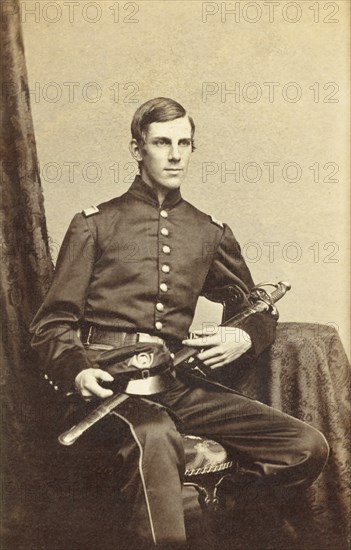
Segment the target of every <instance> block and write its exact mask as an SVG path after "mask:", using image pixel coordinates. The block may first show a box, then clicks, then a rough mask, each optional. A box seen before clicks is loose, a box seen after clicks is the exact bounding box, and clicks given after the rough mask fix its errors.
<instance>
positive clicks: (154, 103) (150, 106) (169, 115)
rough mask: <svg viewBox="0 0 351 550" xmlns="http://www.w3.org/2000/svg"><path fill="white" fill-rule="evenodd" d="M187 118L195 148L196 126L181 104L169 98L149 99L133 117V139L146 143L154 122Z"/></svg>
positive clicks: (193, 147)
mask: <svg viewBox="0 0 351 550" xmlns="http://www.w3.org/2000/svg"><path fill="white" fill-rule="evenodd" d="M184 116H187V117H188V118H189V122H190V126H191V145H192V150H193V151H194V150H195V146H194V134H195V124H194V121H193V119H192V118H191V116H189V115H188V114H187V112H186V110H185V109H184V107H183V106H182V105H180V103H177V102H176V101H174V99H170V98H169V97H155V98H154V99H149V101H146V102H145V103H143V104H142V105H140V107H139V108H138V109H137V110H136V111H135V114H134V116H133V120H132V124H131V131H132V138H133V139H135V140H136V141H137V142H138V143H145V137H146V133H147V130H148V127H149V125H150V124H151V123H152V122H168V121H169V120H175V119H176V118H182V117H184Z"/></svg>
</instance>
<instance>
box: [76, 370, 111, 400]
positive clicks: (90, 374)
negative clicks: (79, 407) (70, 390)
mask: <svg viewBox="0 0 351 550" xmlns="http://www.w3.org/2000/svg"><path fill="white" fill-rule="evenodd" d="M101 380H102V381H103V382H113V380H114V378H113V376H111V374H110V373H109V372H106V371H104V370H101V369H94V368H91V369H84V370H82V371H81V372H79V373H78V374H77V376H76V378H75V386H76V388H77V390H78V391H79V393H80V394H81V396H82V397H83V398H84V399H86V400H87V401H88V400H90V399H91V398H92V397H93V396H97V397H100V398H101V399H105V398H106V397H110V396H111V395H113V391H112V390H107V389H105V388H103V387H102V386H100V384H99V381H101Z"/></svg>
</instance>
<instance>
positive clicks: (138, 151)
mask: <svg viewBox="0 0 351 550" xmlns="http://www.w3.org/2000/svg"><path fill="white" fill-rule="evenodd" d="M129 151H130V154H131V155H132V157H133V159H134V160H136V161H137V162H141V161H142V160H143V155H142V145H141V144H140V143H138V142H137V140H136V139H132V141H131V142H130V144H129Z"/></svg>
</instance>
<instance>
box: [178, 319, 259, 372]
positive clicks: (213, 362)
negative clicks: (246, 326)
mask: <svg viewBox="0 0 351 550" xmlns="http://www.w3.org/2000/svg"><path fill="white" fill-rule="evenodd" d="M194 334H196V335H197V336H198V338H189V339H187V340H183V342H182V343H183V344H184V345H185V346H190V347H194V348H200V349H201V352H200V353H199V354H198V355H197V357H198V358H199V359H200V361H202V362H203V363H204V364H205V365H207V366H208V367H211V369H217V368H219V367H223V366H224V365H227V364H228V363H231V362H232V361H235V359H238V358H239V357H240V356H241V355H243V354H244V353H246V352H247V351H248V350H249V349H250V348H251V346H252V342H251V338H250V336H249V335H248V334H247V332H245V331H244V330H242V329H240V328H237V327H222V326H219V327H218V330H217V332H216V333H215V334H213V333H212V334H211V335H209V334H208V333H206V332H202V331H195V333H194Z"/></svg>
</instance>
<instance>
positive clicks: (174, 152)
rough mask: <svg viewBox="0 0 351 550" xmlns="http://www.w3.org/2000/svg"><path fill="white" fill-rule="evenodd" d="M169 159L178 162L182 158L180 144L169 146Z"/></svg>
mask: <svg viewBox="0 0 351 550" xmlns="http://www.w3.org/2000/svg"><path fill="white" fill-rule="evenodd" d="M168 160H170V161H173V162H178V161H179V160H180V151H179V148H178V145H176V144H172V145H171V146H170V148H169V154H168Z"/></svg>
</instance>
